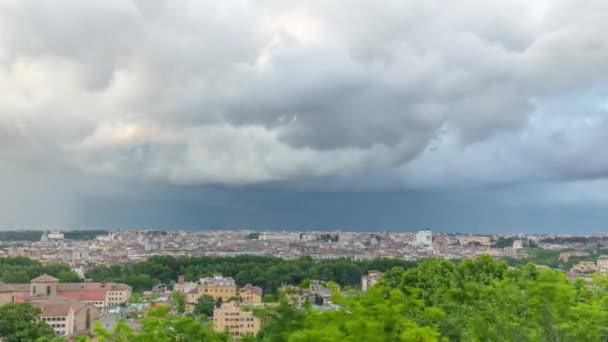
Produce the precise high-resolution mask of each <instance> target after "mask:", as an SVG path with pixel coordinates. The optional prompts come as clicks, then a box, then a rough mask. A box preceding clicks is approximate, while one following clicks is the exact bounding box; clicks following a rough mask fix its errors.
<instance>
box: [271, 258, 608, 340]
mask: <svg viewBox="0 0 608 342" xmlns="http://www.w3.org/2000/svg"><path fill="white" fill-rule="evenodd" d="M335 302H336V303H338V304H339V305H340V309H339V310H329V311H327V310H325V311H316V310H314V309H311V308H308V309H301V310H298V309H296V308H293V307H289V306H285V305H280V306H279V307H278V308H276V309H274V310H276V311H277V313H275V314H274V316H275V317H287V318H288V320H289V322H280V321H275V323H274V324H270V325H267V326H266V327H265V328H264V330H263V331H262V333H261V334H260V336H259V340H262V341H277V342H278V341H290V342H299V341H321V342H324V341H325V342H330V341H353V342H354V341H562V342H564V341H598V342H599V341H606V339H607V337H608V278H606V277H604V276H596V278H595V279H594V281H593V283H591V284H587V283H586V282H584V281H582V280H577V281H574V282H570V281H569V280H568V279H567V278H566V276H565V275H564V274H563V273H562V272H560V271H556V270H550V269H546V268H537V267H536V266H534V265H532V264H528V265H525V266H522V267H519V268H509V267H508V266H507V265H506V264H505V263H504V262H496V261H494V260H493V259H492V258H490V257H480V258H477V259H474V260H467V261H463V262H462V263H459V264H455V263H453V262H450V261H445V260H428V261H424V262H422V263H421V264H420V265H419V266H417V267H415V268H411V269H409V270H403V269H399V268H396V269H393V270H391V271H390V272H388V273H387V274H386V275H385V277H384V278H383V279H382V280H381V282H380V283H379V284H378V285H377V286H376V287H374V288H373V289H371V290H370V291H369V292H368V293H366V294H363V295H360V296H354V297H347V296H343V297H340V296H337V298H335ZM285 310H288V311H289V310H291V311H290V312H284V311H285ZM281 311H283V312H281ZM294 311H295V312H294ZM298 311H299V312H300V315H299V316H298V315H297V312H298ZM294 317H295V318H294ZM287 323H289V324H287ZM280 326H284V327H286V329H281V328H280ZM289 327H291V328H289ZM286 330H288V331H286Z"/></svg>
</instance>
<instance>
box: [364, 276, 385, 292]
mask: <svg viewBox="0 0 608 342" xmlns="http://www.w3.org/2000/svg"><path fill="white" fill-rule="evenodd" d="M382 274H383V273H382V272H380V271H369V272H368V273H367V275H364V276H362V277H361V291H364V292H366V291H367V290H368V289H369V288H371V287H372V286H374V285H376V283H377V282H378V280H380V278H381V277H382Z"/></svg>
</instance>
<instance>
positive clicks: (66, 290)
mask: <svg viewBox="0 0 608 342" xmlns="http://www.w3.org/2000/svg"><path fill="white" fill-rule="evenodd" d="M4 286H5V287H8V288H10V289H11V291H12V292H11V295H12V296H13V297H14V300H13V302H29V301H30V300H31V299H32V298H35V297H39V296H50V297H53V296H59V297H62V298H65V299H70V300H74V301H78V302H82V303H86V304H91V305H93V306H94V307H96V308H97V309H99V311H100V312H101V313H103V312H105V311H106V310H107V308H109V307H113V306H117V305H120V304H123V303H127V302H128V301H129V298H130V297H131V287H130V286H128V285H126V284H120V283H112V282H86V281H85V282H82V283H59V280H58V279H57V278H54V277H51V276H49V275H47V274H43V275H41V276H39V277H37V278H34V279H32V281H31V282H30V283H29V284H4ZM1 288H2V287H0V292H2V289H1ZM0 294H1V293H0ZM4 296H5V297H6V298H8V296H7V295H6V294H4ZM0 303H2V302H1V301H0Z"/></svg>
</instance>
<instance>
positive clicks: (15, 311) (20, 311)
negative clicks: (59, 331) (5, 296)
mask: <svg viewBox="0 0 608 342" xmlns="http://www.w3.org/2000/svg"><path fill="white" fill-rule="evenodd" d="M39 313H40V309H39V308H37V307H34V306H32V305H30V304H7V305H3V306H0V340H2V341H4V342H31V341H36V340H38V339H43V340H50V339H53V337H54V336H55V333H54V332H53V329H51V327H49V326H48V324H46V323H45V322H42V321H40V320H39V319H38V314H39Z"/></svg>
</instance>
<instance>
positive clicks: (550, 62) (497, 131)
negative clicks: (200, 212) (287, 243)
mask: <svg viewBox="0 0 608 342" xmlns="http://www.w3.org/2000/svg"><path fill="white" fill-rule="evenodd" d="M604 10H605V5H604V4H603V2H601V1H586V2H584V4H582V3H579V2H576V1H565V0H564V1H561V0H560V1H539V2H538V3H537V2H534V3H533V4H532V3H530V2H529V1H498V2H496V3H494V4H493V5H492V6H489V5H488V3H487V2H486V1H454V2H449V3H446V2H444V1H426V2H411V1H389V2H383V3H380V2H363V1H362V2H352V1H308V2H297V3H290V4H289V5H288V6H287V5H286V4H285V2H282V1H261V2H246V1H245V2H238V3H234V2H228V1H224V2H219V1H202V2H201V1H182V2H174V1H160V0H159V1H133V2H130V1H118V0H114V1H104V2H100V3H95V4H93V3H84V2H81V1H42V2H36V3H30V2H4V3H3V4H2V5H1V6H0V22H1V24H0V31H1V32H2V35H3V37H4V38H5V39H4V40H3V43H0V44H1V45H0V99H2V101H0V127H13V126H14V125H15V124H16V122H19V124H20V125H21V126H20V127H22V128H23V130H22V132H21V133H18V134H21V135H22V136H23V137H27V140H28V141H29V142H30V145H31V146H33V147H32V148H34V149H39V150H40V152H39V153H42V154H48V153H53V154H54V155H55V156H56V158H57V160H58V161H60V162H63V163H65V164H66V165H70V166H71V167H75V168H77V169H79V170H80V171H81V172H83V173H86V174H92V175H95V176H99V175H100V174H101V175H104V176H112V177H113V176H117V177H119V178H124V179H134V178H135V179H136V178H139V177H143V178H144V179H148V180H155V181H170V182H174V183H179V184H251V183H260V182H274V181H288V182H294V183H297V182H305V181H313V182H314V181H317V180H318V179H324V178H328V179H331V178H333V177H337V178H345V179H350V177H353V179H362V178H365V177H366V176H369V175H374V177H381V176H380V175H385V176H386V177H388V178H389V179H391V180H393V181H394V182H395V185H397V186H403V185H404V184H405V185H408V184H411V183H412V180H411V179H417V178H425V179H428V177H429V174H412V173H415V172H419V171H416V170H419V169H418V166H417V165H418V164H417V161H418V160H426V159H429V160H433V158H432V157H428V156H427V155H428V153H430V152H429V151H430V150H431V149H429V146H430V145H432V144H433V142H434V141H436V139H438V138H440V137H441V136H442V135H443V134H445V132H446V131H449V132H450V134H453V135H454V139H451V140H450V141H451V143H453V144H455V145H457V146H458V147H456V148H455V149H454V152H455V153H460V152H459V151H460V150H459V149H466V148H467V147H466V146H467V145H468V146H473V147H472V148H474V146H476V144H479V143H488V144H490V143H493V142H495V141H501V140H500V139H499V138H496V137H500V136H502V135H504V134H507V135H511V136H512V137H517V136H518V135H519V134H525V133H521V132H527V131H529V130H530V122H529V120H530V118H531V117H532V115H533V113H534V112H535V111H537V110H538V105H537V103H538V102H539V99H540V100H542V99H545V98H551V97H559V96H561V95H562V94H564V93H567V92H572V91H585V89H587V88H588V87H592V86H594V85H597V84H605V83H606V82H607V81H608V79H606V76H605V75H606V73H603V72H601V71H602V70H606V68H607V67H608V55H607V53H608V43H607V42H608V37H607V33H606V32H608V27H606V25H607V24H605V21H604V20H602V16H601V15H600V14H598V13H602V11H604ZM2 89H8V90H9V92H6V94H8V95H4V97H3V95H2ZM581 134H584V132H581ZM14 135H15V133H11V134H10V135H9V134H4V135H3V136H5V137H12V138H11V139H14ZM496 139H497V140H496ZM0 141H3V140H0ZM4 141H8V140H6V138H5V140H4ZM530 141H532V142H534V143H535V144H536V146H537V149H536V150H537V151H539V152H536V153H541V154H543V153H544V154H549V155H550V154H551V153H560V152H559V150H558V151H557V152H554V151H555V147H554V146H550V145H546V144H542V143H541V142H539V141H538V139H531V140H530ZM462 144H464V145H462ZM582 146H587V145H582ZM581 148H583V147H581ZM584 148H588V147H584ZM492 151H494V148H493V147H491V146H490V147H488V148H485V149H483V151H481V153H489V155H484V156H480V157H477V158H476V160H479V162H480V163H482V164H483V163H486V162H497V163H499V164H497V165H491V166H488V165H486V164H483V165H484V166H486V167H487V168H488V169H492V171H489V172H488V173H487V174H486V176H485V177H487V178H488V179H487V182H488V183H492V182H498V183H500V182H502V181H503V180H504V179H506V178H508V179H512V180H514V181H515V180H517V179H520V178H525V177H526V176H530V174H533V176H534V177H539V176H537V173H542V171H538V170H542V169H543V168H545V167H558V168H565V167H567V166H566V165H560V164H559V163H557V162H553V161H548V162H546V161H542V160H541V162H539V161H538V159H534V160H529V161H527V160H525V156H524V157H522V158H523V159H522V160H519V159H520V158H519V157H517V158H511V157H507V158H504V159H500V158H498V160H495V159H493V157H492V153H493V152H492ZM515 151H517V150H515ZM576 153H578V154H579V155H580V154H581V152H580V151H577V152H576ZM507 154H509V153H507ZM446 158H455V159H457V158H459V155H458V154H456V155H454V156H446ZM555 159H557V158H555ZM513 160H517V161H516V162H515V161H513ZM4 162H6V161H4ZM441 162H442V163H445V164H447V165H450V164H452V163H455V162H452V161H449V160H448V161H445V160H442V161H441ZM511 162H513V163H514V164H513V165H514V167H517V168H518V169H517V170H513V171H510V172H512V174H513V175H517V176H510V175H508V174H504V173H505V171H504V170H505V168H504V164H500V163H507V164H506V165H511V164H509V163H511ZM527 162H529V163H532V164H533V166H526V163H527ZM581 163H582V162H581ZM597 168H598V169H600V170H599V171H601V170H603V168H604V166H603V165H599V166H598V167H597ZM422 169H424V168H422ZM529 169H533V170H534V171H530V170H529ZM403 170H408V171H405V172H403ZM501 170H503V171H501ZM501 172H502V173H501ZM585 172H586V171H581V172H575V173H573V176H575V177H579V176H584V173H585ZM590 172H591V171H590ZM595 172H597V171H595ZM558 173H559V172H558ZM566 173H567V172H564V174H566ZM432 174H434V173H433V172H431V173H430V175H432ZM581 174H582V175H581ZM437 177H440V178H441V177H443V176H441V175H438V176H437ZM485 177H483V179H485ZM441 179H443V178H441ZM455 181H457V179H456V180H455ZM471 181H472V182H474V181H475V179H472V180H471ZM443 182H444V181H443V180H440V181H434V180H428V183H429V184H435V183H443ZM484 182H485V181H484ZM370 183H375V182H374V181H370ZM379 183H383V182H379ZM423 183H426V182H423Z"/></svg>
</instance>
